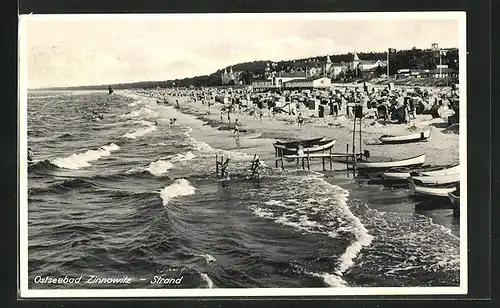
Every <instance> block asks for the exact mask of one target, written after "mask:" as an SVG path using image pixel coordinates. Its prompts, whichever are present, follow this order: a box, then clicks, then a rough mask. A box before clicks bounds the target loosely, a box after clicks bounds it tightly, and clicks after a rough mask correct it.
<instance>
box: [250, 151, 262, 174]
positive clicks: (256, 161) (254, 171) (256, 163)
mask: <svg viewBox="0 0 500 308" xmlns="http://www.w3.org/2000/svg"><path fill="white" fill-rule="evenodd" d="M259 168H260V159H259V156H256V157H255V159H254V160H253V161H252V166H251V167H250V171H252V174H251V175H250V176H251V177H254V176H257V178H259Z"/></svg>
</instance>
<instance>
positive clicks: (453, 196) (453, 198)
mask: <svg viewBox="0 0 500 308" xmlns="http://www.w3.org/2000/svg"><path fill="white" fill-rule="evenodd" d="M448 198H449V199H450V202H451V204H454V205H459V204H460V192H459V191H457V190H455V191H452V192H449V193H448Z"/></svg>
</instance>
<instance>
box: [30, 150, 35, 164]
mask: <svg viewBox="0 0 500 308" xmlns="http://www.w3.org/2000/svg"><path fill="white" fill-rule="evenodd" d="M34 156H35V155H34V154H33V151H31V148H28V162H30V163H31V162H33V157H34Z"/></svg>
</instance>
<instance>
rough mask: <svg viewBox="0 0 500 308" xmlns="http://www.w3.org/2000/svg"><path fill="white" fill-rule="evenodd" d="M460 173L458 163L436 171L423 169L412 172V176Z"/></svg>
mask: <svg viewBox="0 0 500 308" xmlns="http://www.w3.org/2000/svg"><path fill="white" fill-rule="evenodd" d="M458 173H460V165H456V166H453V167H450V168H445V169H441V170H434V171H422V172H417V173H412V174H411V175H412V176H417V175H425V176H441V175H451V174H458Z"/></svg>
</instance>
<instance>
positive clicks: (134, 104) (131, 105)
mask: <svg viewBox="0 0 500 308" xmlns="http://www.w3.org/2000/svg"><path fill="white" fill-rule="evenodd" d="M128 105H129V106H130V107H134V106H137V102H132V103H130V104H128Z"/></svg>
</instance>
